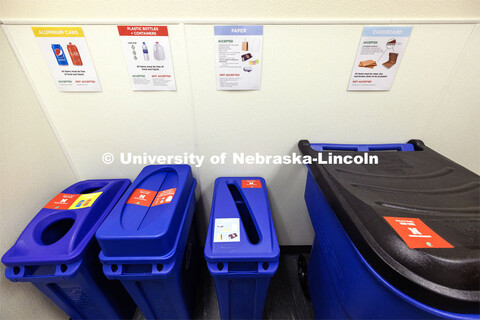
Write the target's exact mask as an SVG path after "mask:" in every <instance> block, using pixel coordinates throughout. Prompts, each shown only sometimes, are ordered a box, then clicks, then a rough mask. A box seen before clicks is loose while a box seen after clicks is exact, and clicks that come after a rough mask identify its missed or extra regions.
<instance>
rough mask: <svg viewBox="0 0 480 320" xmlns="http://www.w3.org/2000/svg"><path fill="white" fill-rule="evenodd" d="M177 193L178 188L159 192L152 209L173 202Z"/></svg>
mask: <svg viewBox="0 0 480 320" xmlns="http://www.w3.org/2000/svg"><path fill="white" fill-rule="evenodd" d="M176 191H177V188H172V189H167V190H162V191H158V193H157V196H156V197H155V200H154V201H153V205H152V207H153V206H159V205H161V204H167V203H170V202H172V200H173V196H174V195H175V192H176Z"/></svg>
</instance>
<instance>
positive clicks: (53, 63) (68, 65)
mask: <svg viewBox="0 0 480 320" xmlns="http://www.w3.org/2000/svg"><path fill="white" fill-rule="evenodd" d="M32 31H33V34H34V35H35V37H36V38H37V42H38V45H39V46H40V50H41V51H42V54H43V57H44V58H45V61H46V62H47V66H48V68H49V69H50V72H51V74H52V77H53V80H54V81H55V85H56V86H57V89H58V90H59V91H102V87H101V86H100V82H99V81H98V77H97V73H96V71H95V67H94V65H93V61H92V58H91V56H90V51H89V50H88V47H87V42H86V41H85V37H84V34H83V30H82V28H81V27H68V26H62V27H32Z"/></svg>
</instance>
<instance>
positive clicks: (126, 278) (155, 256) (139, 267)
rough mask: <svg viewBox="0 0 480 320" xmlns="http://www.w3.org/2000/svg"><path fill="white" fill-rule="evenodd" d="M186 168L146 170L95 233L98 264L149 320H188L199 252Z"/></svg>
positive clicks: (191, 182) (191, 183) (191, 184)
mask: <svg viewBox="0 0 480 320" xmlns="http://www.w3.org/2000/svg"><path fill="white" fill-rule="evenodd" d="M195 186H196V180H195V179H194V178H193V175H192V170H191V168H190V166H188V165H153V166H147V167H145V168H144V169H143V170H142V172H140V174H139V175H138V177H137V178H136V179H135V181H134V182H133V183H132V185H131V186H130V188H129V189H128V190H127V191H126V192H125V194H124V196H123V197H122V198H121V199H120V201H119V202H118V204H117V205H116V206H115V208H114V209H113V210H112V212H111V214H110V215H109V216H108V218H107V219H106V220H105V221H104V223H103V224H102V225H101V227H100V228H99V229H98V231H97V234H96V237H97V239H98V242H99V244H100V247H101V250H102V251H101V253H100V260H101V262H102V263H103V271H104V273H105V275H106V276H107V277H108V278H109V279H118V280H120V281H121V283H122V284H123V286H124V287H125V288H126V289H127V291H128V292H129V294H130V295H131V297H132V298H133V300H134V301H135V302H136V304H137V306H138V308H139V309H140V311H141V312H142V313H143V315H144V316H145V317H146V318H147V319H188V318H191V317H192V313H193V309H194V306H195V297H196V291H197V286H198V276H199V271H200V268H199V261H200V260H199V259H200V253H199V251H200V250H199V248H198V241H197V239H196V232H195V226H194V223H193V221H194V219H193V218H194V212H195Z"/></svg>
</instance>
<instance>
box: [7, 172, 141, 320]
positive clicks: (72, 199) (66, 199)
mask: <svg viewBox="0 0 480 320" xmlns="http://www.w3.org/2000/svg"><path fill="white" fill-rule="evenodd" d="M129 184H130V180H127V179H112V180H86V181H81V182H78V183H75V184H73V185H72V186H70V187H68V188H66V189H65V190H63V191H62V192H61V193H59V194H58V195H57V196H55V197H54V198H53V199H52V200H51V201H50V202H49V203H48V204H47V205H45V207H44V208H43V209H41V210H40V212H39V213H38V214H37V215H36V216H35V217H34V218H33V219H32V220H31V222H30V223H29V224H28V225H27V227H26V228H25V230H24V231H23V232H22V234H21V235H20V236H19V238H18V240H17V242H16V243H15V244H14V245H13V247H12V248H11V249H10V250H8V251H7V252H6V253H5V255H4V256H3V257H2V262H3V263H4V264H5V266H6V270H5V275H6V277H7V278H8V279H9V280H11V281H18V282H31V283H32V284H33V285H35V287H37V288H38V289H39V290H40V291H42V292H43V293H44V294H45V295H46V296H47V297H49V298H50V299H51V300H52V301H53V302H54V303H55V304H57V305H58V306H59V307H60V308H61V309H62V310H63V311H64V312H65V313H67V314H68V315H69V316H70V317H71V318H72V319H126V318H131V317H132V316H133V313H134V311H135V304H134V303H133V301H132V299H131V298H130V296H129V295H128V293H127V292H126V290H125V289H124V288H123V287H122V285H121V284H120V283H119V282H117V281H109V280H108V279H107V278H106V277H105V276H104V275H103V272H102V265H101V263H100V261H99V260H98V254H99V252H100V248H99V246H98V243H97V241H96V239H95V232H96V231H97V228H98V227H99V226H100V224H101V223H102V222H103V220H104V219H105V217H106V216H107V215H108V213H109V212H110V210H111V209H112V208H113V206H114V205H115V203H116V202H117V201H118V200H119V199H120V197H121V196H122V194H123V193H124V192H125V190H126V189H127V188H128V186H129Z"/></svg>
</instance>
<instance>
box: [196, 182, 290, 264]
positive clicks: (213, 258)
mask: <svg viewBox="0 0 480 320" xmlns="http://www.w3.org/2000/svg"><path fill="white" fill-rule="evenodd" d="M279 255H280V249H279V247H278V242H277V236H276V234H275V228H274V225H273V221H272V215H271V212H270V204H269V201H268V194H267V187H266V184H265V180H264V179H263V178H259V177H244V178H241V177H236V178H218V179H217V180H216V181H215V189H214V193H213V201H212V211H211V214H210V224H209V227H208V233H207V241H206V243H205V258H206V260H207V261H208V262H223V261H275V260H278V257H279Z"/></svg>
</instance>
